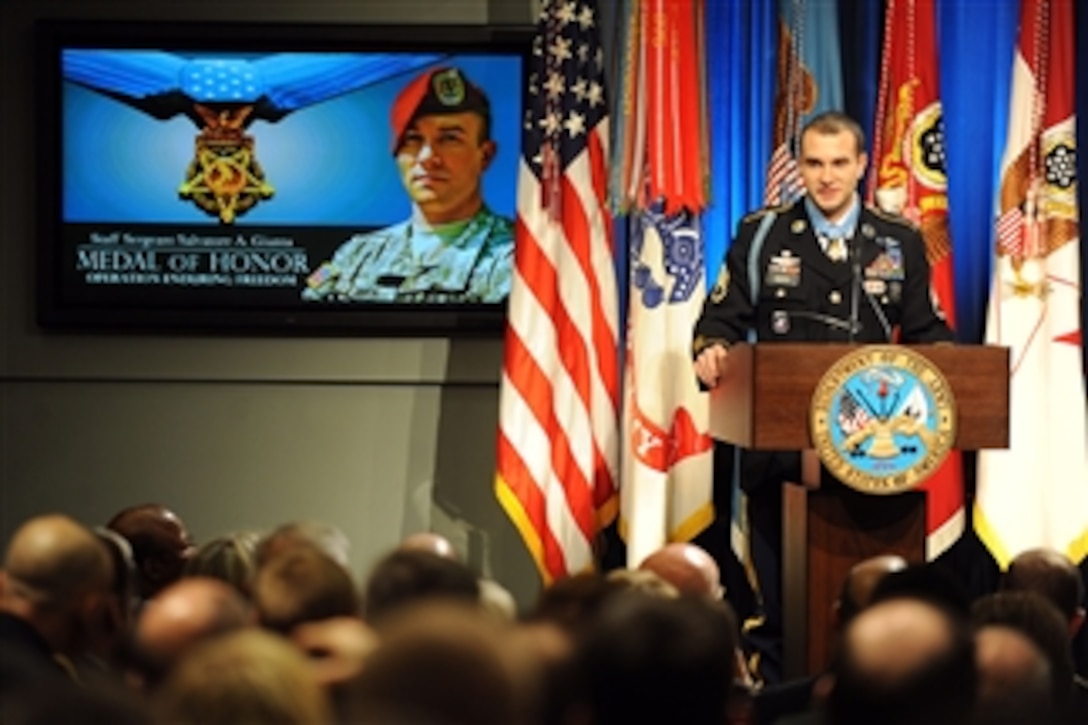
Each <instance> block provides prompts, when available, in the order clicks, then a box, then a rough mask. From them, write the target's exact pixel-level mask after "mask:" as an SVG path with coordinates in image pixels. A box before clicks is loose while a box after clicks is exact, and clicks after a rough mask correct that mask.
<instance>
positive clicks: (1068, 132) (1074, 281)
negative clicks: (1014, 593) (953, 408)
mask: <svg viewBox="0 0 1088 725" xmlns="http://www.w3.org/2000/svg"><path fill="white" fill-rule="evenodd" d="M1073 26H1074V23H1073V2H1072V0H1023V2H1022V4H1021V6H1020V39H1019V43H1018V47H1017V50H1016V56H1015V58H1014V60H1013V72H1012V94H1011V98H1010V101H1009V131H1008V140H1007V143H1006V146H1005V155H1004V157H1003V158H1002V160H1001V198H1000V208H999V209H998V219H997V225H996V232H997V244H996V252H997V256H996V259H995V260H994V280H993V287H992V289H991V291H990V307H989V311H988V316H987V320H986V342H987V343H990V344H994V345H1004V346H1007V347H1008V348H1009V355H1010V358H1011V359H1010V371H1009V374H1010V381H1009V448H1008V449H1007V450H986V451H982V452H980V453H979V462H978V493H977V498H976V500H975V516H974V523H975V529H976V530H977V531H978V534H979V538H981V539H982V541H983V542H984V543H985V544H986V546H987V547H988V548H989V550H990V553H991V554H993V556H994V559H996V560H997V562H998V564H1000V565H1001V566H1002V567H1004V566H1006V565H1007V564H1008V563H1009V561H1010V560H1011V559H1012V558H1013V557H1015V556H1016V555H1017V554H1019V553H1021V552H1023V551H1025V550H1027V549H1032V548H1037V547H1048V548H1053V549H1058V550H1060V551H1063V552H1065V553H1066V554H1068V555H1069V557H1070V558H1072V559H1073V561H1080V560H1081V559H1084V558H1085V557H1086V556H1088V415H1086V412H1085V384H1084V373H1083V367H1082V363H1083V360H1082V352H1081V319H1080V299H1081V280H1080V239H1079V235H1080V229H1079V227H1078V209H1077V166H1076V148H1077V138H1076V108H1075V101H1074V88H1075V84H1074V71H1073V69H1074V56H1075V45H1074V38H1073Z"/></svg>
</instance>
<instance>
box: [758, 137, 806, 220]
mask: <svg viewBox="0 0 1088 725" xmlns="http://www.w3.org/2000/svg"><path fill="white" fill-rule="evenodd" d="M804 193H805V186H804V184H803V183H801V172H800V171H799V170H798V168H797V160H796V159H795V158H793V153H792V152H791V151H790V148H789V144H788V143H785V142H783V143H780V144H779V145H778V147H777V148H775V150H774V153H773V154H771V161H770V163H769V164H768V165H767V184H766V185H765V186H764V188H763V203H764V204H766V205H767V206H778V205H779V204H789V203H790V202H793V201H796V200H797V199H800V198H801V197H802V196H804Z"/></svg>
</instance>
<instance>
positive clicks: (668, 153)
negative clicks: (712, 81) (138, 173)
mask: <svg viewBox="0 0 1088 725" xmlns="http://www.w3.org/2000/svg"><path fill="white" fill-rule="evenodd" d="M641 14H642V23H641V27H642V29H641V33H640V34H639V37H640V39H641V41H642V43H643V44H644V47H643V50H642V53H643V55H644V58H645V73H644V88H645V94H646V96H645V104H644V109H645V112H646V163H647V169H646V171H647V187H648V188H647V195H648V199H647V200H646V203H644V204H643V206H644V207H645V206H647V205H648V204H651V203H654V202H656V201H658V200H661V199H663V200H664V201H665V213H666V214H675V213H676V212H678V211H679V210H680V209H688V210H689V211H696V212H697V211H701V210H702V208H703V207H704V206H705V205H706V189H705V187H704V173H703V172H704V165H703V163H702V159H704V158H705V154H704V153H703V150H704V149H703V139H704V136H703V132H702V126H701V124H700V120H699V119H700V118H701V116H702V113H701V108H700V106H701V103H702V98H703V92H702V82H703V74H702V71H701V63H700V59H699V41H698V38H699V32H700V31H701V29H702V28H701V25H700V24H699V23H698V22H697V19H698V17H699V15H701V3H696V2H695V0H642V3H641ZM634 171H635V173H638V171H639V170H638V169H635V170H634Z"/></svg>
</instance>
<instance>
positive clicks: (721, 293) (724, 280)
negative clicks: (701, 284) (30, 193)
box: [710, 264, 729, 304]
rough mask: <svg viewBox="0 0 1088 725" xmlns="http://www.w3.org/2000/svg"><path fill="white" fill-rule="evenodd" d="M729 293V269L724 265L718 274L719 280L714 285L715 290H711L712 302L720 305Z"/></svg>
mask: <svg viewBox="0 0 1088 725" xmlns="http://www.w3.org/2000/svg"><path fill="white" fill-rule="evenodd" d="M728 293H729V269H728V268H727V267H726V266H725V264H722V268H721V270H720V271H719V272H718V280H717V281H716V282H715V283H714V289H712V290H710V301H711V302H713V303H714V304H718V303H719V302H721V301H722V300H724V299H725V296H726V294H728Z"/></svg>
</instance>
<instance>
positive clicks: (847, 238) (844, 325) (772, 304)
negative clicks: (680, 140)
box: [692, 112, 954, 681]
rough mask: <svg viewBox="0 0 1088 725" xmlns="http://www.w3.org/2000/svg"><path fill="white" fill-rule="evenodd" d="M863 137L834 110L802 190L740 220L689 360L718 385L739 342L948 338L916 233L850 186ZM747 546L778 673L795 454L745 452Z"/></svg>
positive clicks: (811, 153) (805, 138)
mask: <svg viewBox="0 0 1088 725" xmlns="http://www.w3.org/2000/svg"><path fill="white" fill-rule="evenodd" d="M867 161H868V158H867V155H866V153H865V135H864V132H863V131H862V130H861V127H860V126H859V125H858V123H857V122H856V121H854V120H853V119H852V118H850V117H849V116H846V115H844V114H842V113H839V112H828V113H824V114H820V115H818V116H816V117H814V118H813V119H812V120H810V121H809V122H808V123H807V124H806V126H805V128H804V129H803V130H802V133H801V147H800V154H799V165H800V174H801V179H802V181H803V183H804V187H805V192H806V194H805V196H804V197H803V198H802V199H800V200H799V201H796V202H794V203H792V204H789V205H786V206H782V207H775V208H764V209H760V210H758V211H755V212H753V213H751V214H749V215H747V216H746V217H744V218H743V219H742V220H741V222H740V223H739V225H738V228H737V232H736V236H735V238H734V241H733V244H732V245H731V247H730V248H729V251H728V253H727V255H726V258H725V262H724V264H723V265H722V267H721V271H720V273H719V275H718V279H717V282H716V283H715V285H714V288H713V290H712V291H711V293H710V295H708V297H707V300H706V303H705V305H704V308H703V311H702V314H701V316H700V317H699V319H698V320H697V322H696V324H695V327H694V331H693V346H692V357H693V367H694V372H695V374H696V376H697V377H698V379H699V382H700V384H701V385H703V386H704V387H706V388H713V387H715V386H716V385H718V383H719V382H720V381H721V379H722V377H723V376H724V375H725V374H726V373H727V369H728V359H729V349H730V347H731V346H733V345H736V344H738V343H742V342H749V341H754V340H758V341H759V342H761V343H766V342H840V343H842V342H857V343H887V342H893V341H894V342H902V343H930V342H951V341H953V340H954V334H953V332H952V330H951V329H950V328H949V326H948V324H947V323H946V321H945V317H944V313H943V312H942V310H941V309H940V306H939V305H938V303H937V301H936V297H935V296H934V295H933V294H932V293H931V289H930V267H929V263H928V261H927V260H926V249H925V244H924V242H923V240H922V237H921V234H920V233H919V231H918V229H917V228H916V227H914V226H913V225H912V224H911V223H910V222H908V221H907V220H905V219H903V218H900V217H894V216H890V215H887V214H885V213H883V212H881V211H878V210H877V209H874V208H870V207H868V206H866V205H864V204H863V203H862V201H861V198H860V196H859V194H858V191H857V185H858V182H859V181H860V180H861V178H862V176H863V175H864V173H865V168H866V164H867ZM738 455H740V456H741V460H740V464H739V469H740V486H741V488H742V489H743V490H744V491H745V493H746V494H747V501H748V509H747V515H748V521H749V523H750V527H751V541H750V552H751V557H752V563H753V566H754V571H755V578H756V580H757V581H756V585H757V588H758V595H759V599H760V603H761V610H762V611H761V612H760V615H761V617H760V619H761V622H762V624H761V625H760V627H759V628H758V629H759V637H758V641H759V642H760V643H759V644H758V645H757V647H758V649H759V650H760V654H761V657H760V667H761V671H760V675H761V676H762V677H763V678H764V679H765V680H767V681H775V680H777V679H778V678H779V677H780V675H781V666H780V661H781V619H782V603H781V582H780V579H781V556H782V544H781V542H782V525H781V509H782V486H781V484H782V483H783V482H785V481H794V482H796V481H799V480H801V477H800V455H799V454H798V453H797V452H785V451H782V452H772V451H761V452H749V451H744V452H740V453H739V454H738Z"/></svg>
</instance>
